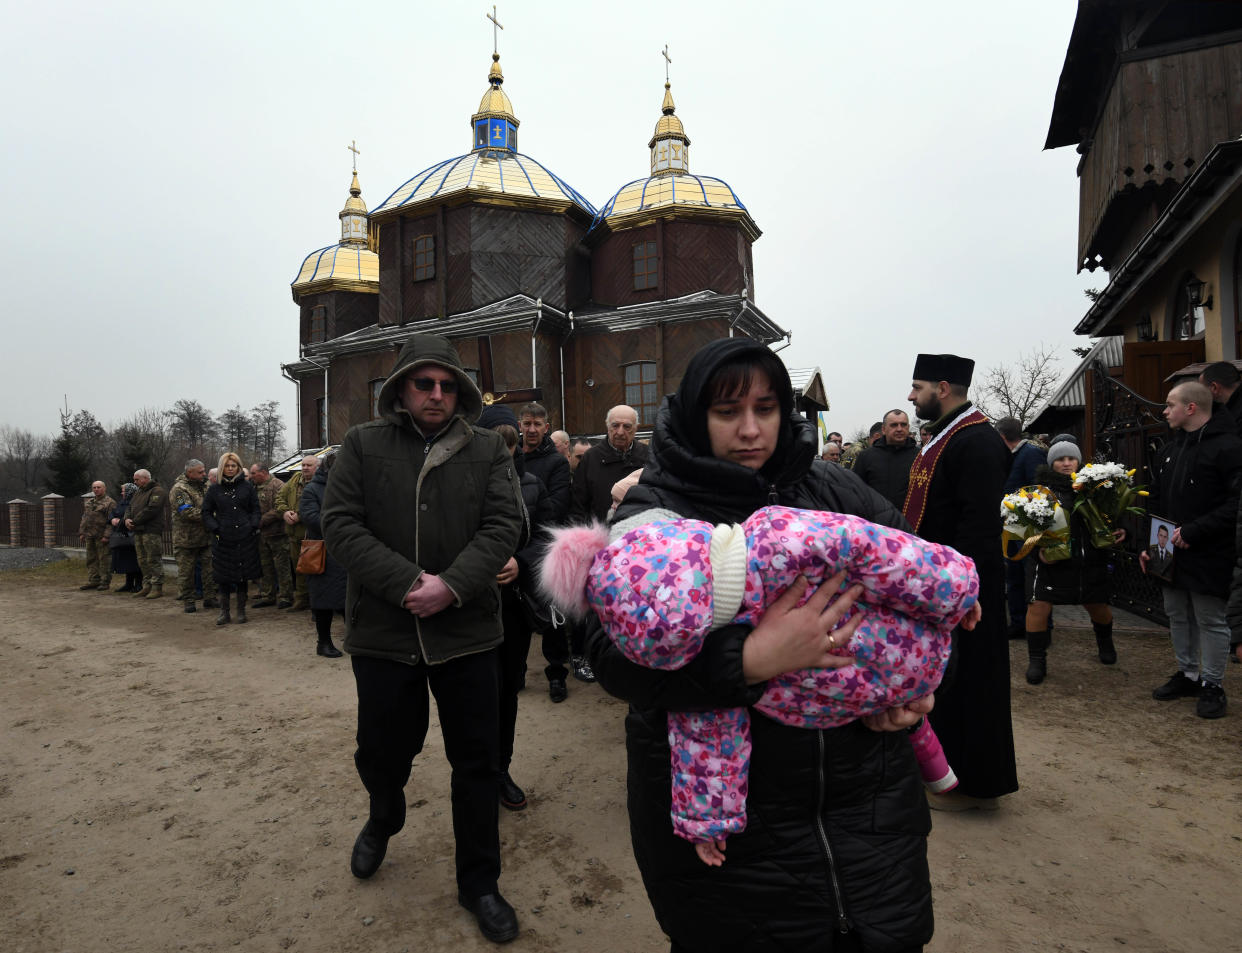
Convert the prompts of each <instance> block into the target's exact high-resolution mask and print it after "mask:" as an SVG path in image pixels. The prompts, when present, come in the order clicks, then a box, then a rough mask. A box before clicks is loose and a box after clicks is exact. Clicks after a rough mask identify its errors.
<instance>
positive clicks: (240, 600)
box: [237, 585, 247, 623]
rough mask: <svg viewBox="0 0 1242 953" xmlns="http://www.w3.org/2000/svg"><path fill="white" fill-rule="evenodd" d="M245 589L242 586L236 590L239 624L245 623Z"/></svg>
mask: <svg viewBox="0 0 1242 953" xmlns="http://www.w3.org/2000/svg"><path fill="white" fill-rule="evenodd" d="M246 595H247V593H246V587H245V585H243V586H242V587H241V588H240V589H238V590H237V621H238V622H239V623H241V622H245V621H246Z"/></svg>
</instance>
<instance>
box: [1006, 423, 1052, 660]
mask: <svg viewBox="0 0 1242 953" xmlns="http://www.w3.org/2000/svg"><path fill="white" fill-rule="evenodd" d="M996 432H997V433H998V434H1000V435H1001V439H1002V440H1004V441H1005V446H1006V447H1008V448H1009V477H1008V479H1006V480H1005V492H1006V493H1013V492H1014V491H1016V490H1019V489H1021V488H1022V487H1024V486H1030V485H1031V484H1033V483H1034V482H1035V471H1036V470H1038V469H1039V468H1040V467H1042V466H1045V465H1046V464H1047V461H1046V460H1045V459H1044V458H1045V457H1046V456H1047V451H1045V450H1042V449H1040V448H1039V447H1038V446H1036V445H1035V444H1033V443H1031V441H1029V440H1024V439H1023V437H1022V421H1020V420H1019V419H1018V418H1017V417H1002V418H1001V419H1000V420H998V421H996ZM1054 442H1058V443H1059V442H1060V441H1054ZM1018 549H1019V544H1018V543H1017V542H1014V541H1010V543H1009V555H1011V556H1012V555H1013V554H1015V553H1016V552H1017V551H1018ZM1038 558H1039V556H1038V554H1037V553H1031V554H1030V555H1029V556H1027V557H1026V558H1025V559H1021V560H1018V561H1016V562H1015V561H1012V560H1006V561H1005V601H1006V603H1007V604H1008V608H1009V638H1011V639H1023V638H1026V604H1027V603H1028V602H1030V601H1031V584H1032V583H1033V582H1034V580H1035V561H1036V560H1037V559H1038Z"/></svg>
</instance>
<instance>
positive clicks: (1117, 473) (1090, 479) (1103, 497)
mask: <svg viewBox="0 0 1242 953" xmlns="http://www.w3.org/2000/svg"><path fill="white" fill-rule="evenodd" d="M1071 479H1072V480H1073V481H1074V494H1075V497H1076V499H1075V500H1074V512H1075V513H1081V514H1082V516H1083V520H1084V522H1086V524H1087V527H1088V528H1089V529H1090V532H1091V536H1090V539H1091V545H1092V546H1094V547H1095V548H1096V549H1108V548H1109V547H1110V546H1115V545H1116V543H1117V540H1116V537H1115V536H1114V532H1113V531H1114V530H1115V529H1116V528H1117V521H1118V520H1119V519H1121V517H1122V516H1123V515H1125V514H1127V513H1129V514H1132V515H1134V516H1142V515H1143V512H1144V510H1143V508H1142V507H1141V506H1138V505H1136V504H1137V501H1138V499H1139V498H1140V497H1144V496H1147V495H1148V494H1147V491H1146V490H1144V489H1143V488H1142V487H1137V486H1135V485H1134V471H1133V470H1127V469H1125V468H1124V467H1123V466H1122V465H1121V464H1119V463H1088V464H1087V465H1086V466H1084V467H1083V468H1082V469H1080V470H1079V471H1078V472H1077V473H1075V474H1073V476H1072V477H1071Z"/></svg>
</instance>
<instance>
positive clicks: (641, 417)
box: [625, 361, 659, 427]
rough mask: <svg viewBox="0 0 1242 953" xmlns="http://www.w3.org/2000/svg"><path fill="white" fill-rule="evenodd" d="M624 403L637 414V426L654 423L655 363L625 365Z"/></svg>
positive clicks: (657, 404) (657, 403)
mask: <svg viewBox="0 0 1242 953" xmlns="http://www.w3.org/2000/svg"><path fill="white" fill-rule="evenodd" d="M625 402H626V403H627V404H629V405H630V406H631V407H633V408H634V410H636V411H637V412H638V426H639V427H650V426H651V425H652V424H654V423H655V414H656V408H657V407H658V406H659V400H658V399H657V398H656V366H655V361H635V362H634V363H633V364H626V365H625Z"/></svg>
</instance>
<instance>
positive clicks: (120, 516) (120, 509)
mask: <svg viewBox="0 0 1242 953" xmlns="http://www.w3.org/2000/svg"><path fill="white" fill-rule="evenodd" d="M137 492H138V485H137V484H136V483H126V484H125V485H124V486H123V487H121V499H120V500H119V501H117V504H116V509H114V510H113V511H112V518H111V519H110V520H108V522H109V523H111V524H112V533H111V535H110V536H109V537H108V546H109V548H110V549H111V550H112V571H113V572H114V573H117V574H120V573H124V574H125V585H123V586H121V587H120V588H118V589H114V590H113V592H140V591H142V568H141V567H140V566H139V565H138V554H137V553H136V552H135V551H134V537H133V534H132V533H131V532H130V531H129V530H128V529H126V528H125V515H126V514H127V513H128V512H129V504H130V502H131V501H132V500H133V499H134V494H135V493H137Z"/></svg>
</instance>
